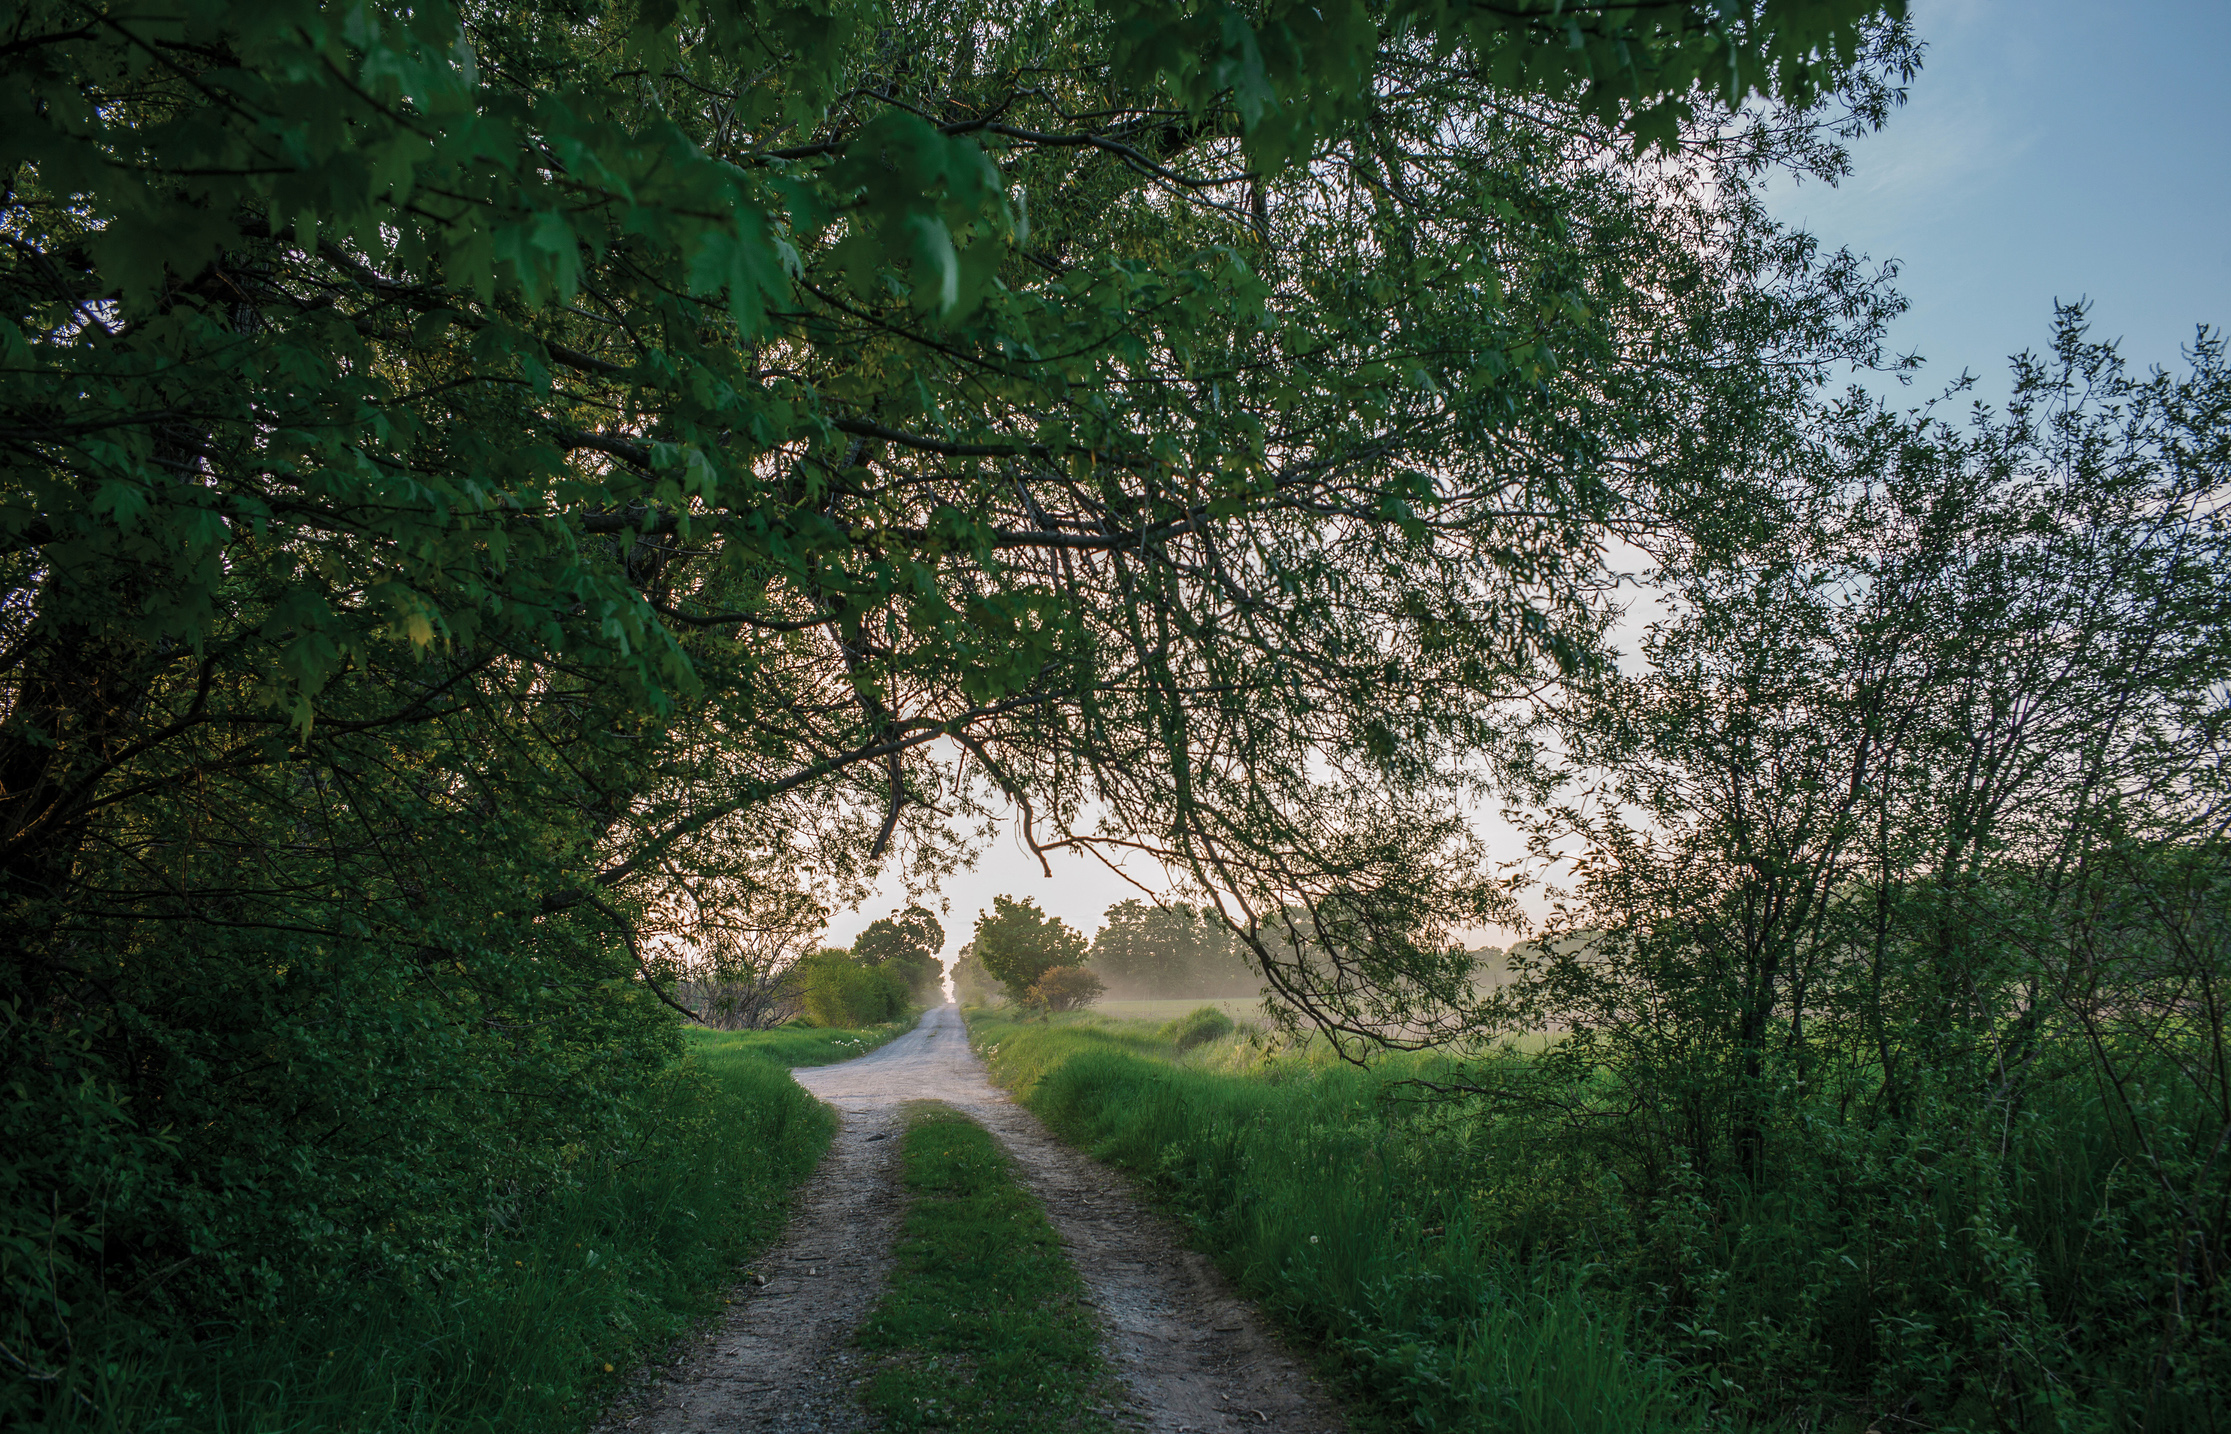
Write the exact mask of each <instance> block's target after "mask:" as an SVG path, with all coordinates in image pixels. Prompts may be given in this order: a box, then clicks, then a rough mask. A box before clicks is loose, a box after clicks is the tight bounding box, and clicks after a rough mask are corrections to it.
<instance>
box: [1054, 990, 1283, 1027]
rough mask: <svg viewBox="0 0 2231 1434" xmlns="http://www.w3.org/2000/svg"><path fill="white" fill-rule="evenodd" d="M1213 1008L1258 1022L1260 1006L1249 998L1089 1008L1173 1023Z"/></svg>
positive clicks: (1110, 1003)
mask: <svg viewBox="0 0 2231 1434" xmlns="http://www.w3.org/2000/svg"><path fill="white" fill-rule="evenodd" d="M1203 1006H1214V1007H1216V1009H1218V1010H1219V1011H1222V1012H1223V1013H1224V1014H1225V1015H1227V1016H1230V1017H1231V1018H1232V1019H1233V1020H1235V1021H1254V1022H1255V1023H1257V1024H1258V1025H1259V1024H1261V1022H1262V1011H1263V1003H1262V1001H1261V1000H1259V999H1257V998H1255V997H1253V996H1226V997H1215V996H1192V997H1186V998H1179V999H1173V1000H1168V1001H1096V1002H1094V1003H1093V1006H1092V1009H1093V1010H1094V1011H1096V1012H1099V1013H1101V1014H1103V1015H1109V1016H1114V1017H1115V1018H1116V1019H1118V1020H1124V1021H1173V1020H1176V1019H1177V1018H1178V1017H1179V1016H1183V1015H1186V1014H1188V1013H1189V1012H1192V1011H1196V1010H1199V1009H1200V1008H1201V1007H1203Z"/></svg>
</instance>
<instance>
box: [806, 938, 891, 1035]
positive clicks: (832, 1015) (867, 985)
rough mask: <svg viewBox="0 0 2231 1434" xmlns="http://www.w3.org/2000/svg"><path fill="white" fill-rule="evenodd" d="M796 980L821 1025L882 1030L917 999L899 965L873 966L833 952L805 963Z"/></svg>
mask: <svg viewBox="0 0 2231 1434" xmlns="http://www.w3.org/2000/svg"><path fill="white" fill-rule="evenodd" d="M793 970H794V972H795V977H794V979H795V980H796V981H797V983H798V995H799V1000H800V1002H801V1004H803V1005H804V1007H805V1011H806V1016H807V1018H808V1019H809V1020H811V1021H812V1022H813V1023H814V1024H815V1025H817V1026H841V1027H844V1028H847V1029H850V1028H853V1027H857V1026H880V1025H882V1024H884V1023H885V1022H887V1021H896V1020H901V1019H903V1018H904V1017H905V1015H906V1012H907V1009H908V1007H909V1005H910V1004H911V1002H912V999H913V991H912V989H911V987H910V986H909V985H908V982H907V979H906V976H905V975H904V974H903V973H902V972H901V971H900V970H899V969H897V967H896V966H895V965H882V966H869V965H864V964H862V963H861V962H859V961H857V960H855V959H854V958H853V956H852V954H851V953H850V952H848V951H842V950H838V949H836V948H833V947H832V948H830V949H829V950H825V951H821V952H817V953H816V954H814V955H812V956H808V957H806V958H805V959H803V960H801V961H800V962H799V963H798V964H797V966H796V967H794V968H793Z"/></svg>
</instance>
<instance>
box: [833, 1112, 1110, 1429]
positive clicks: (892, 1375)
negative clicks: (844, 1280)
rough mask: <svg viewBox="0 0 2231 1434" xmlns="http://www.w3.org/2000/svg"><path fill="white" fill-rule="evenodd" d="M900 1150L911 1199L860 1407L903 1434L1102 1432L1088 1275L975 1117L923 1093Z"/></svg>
mask: <svg viewBox="0 0 2231 1434" xmlns="http://www.w3.org/2000/svg"><path fill="white" fill-rule="evenodd" d="M903 1159H904V1161H905V1172H906V1173H905V1179H906V1188H907V1190H908V1191H909V1192H910V1193H911V1194H912V1195H913V1196H914V1198H915V1204H914V1207H913V1209H912V1210H911V1211H909V1212H908V1215H907V1218H906V1224H905V1226H904V1228H903V1229H902V1230H901V1231H900V1234H899V1242H898V1246H897V1249H896V1252H895V1267H894V1270H893V1273H892V1276H891V1283H890V1287H889V1288H888V1289H887V1290H886V1291H885V1293H884V1296H883V1299H882V1301H881V1302H880V1303H879V1304H878V1305H877V1306H876V1308H875V1311H874V1313H873V1314H871V1315H870V1316H869V1317H868V1319H867V1322H866V1323H865V1324H864V1325H862V1326H861V1329H860V1334H859V1343H860V1346H861V1347H862V1348H863V1349H866V1350H868V1351H869V1352H870V1353H872V1354H875V1355H877V1356H879V1357H880V1361H881V1366H880V1368H879V1369H878V1370H877V1372H876V1375H875V1377H874V1379H873V1380H872V1381H871V1382H870V1384H869V1385H868V1390H867V1404H868V1408H869V1409H870V1410H871V1411H872V1412H873V1413H874V1414H876V1415H877V1416H878V1417H879V1418H881V1419H882V1420H883V1421H884V1424H885V1427H886V1428H889V1429H900V1430H903V1429H925V1428H958V1429H969V1430H987V1431H1011V1434H1041V1431H1044V1434H1051V1432H1052V1431H1069V1430H1103V1429H1110V1428H1112V1427H1113V1426H1112V1425H1111V1424H1110V1422H1109V1418H1108V1411H1109V1408H1110V1401H1111V1399H1112V1397H1113V1392H1114V1390H1113V1385H1112V1383H1111V1376H1110V1374H1109V1372H1108V1369H1107V1367H1106V1365H1105V1364H1104V1363H1103V1361H1102V1360H1101V1357H1100V1352H1099V1344H1098V1339H1097V1333H1096V1328H1095V1326H1094V1324H1093V1321H1092V1318H1091V1316H1090V1315H1089V1314H1088V1313H1087V1312H1086V1310H1085V1307H1084V1306H1083V1304H1082V1303H1081V1301H1082V1299H1083V1296H1084V1284H1083V1282H1082V1281H1081V1280H1080V1279H1079V1278H1078V1277H1077V1272H1076V1270H1075V1269H1074V1268H1073V1267H1071V1265H1070V1264H1069V1261H1068V1260H1067V1258H1066V1257H1064V1256H1063V1254H1062V1252H1061V1245H1060V1242H1059V1241H1058V1240H1057V1239H1056V1238H1055V1236H1054V1232H1053V1227H1052V1226H1051V1225H1049V1224H1048V1223H1047V1221H1046V1216H1045V1212H1044V1211H1043V1210H1041V1209H1040V1208H1039V1206H1038V1202H1037V1201H1035V1200H1033V1199H1032V1198H1031V1197H1030V1195H1029V1194H1028V1193H1026V1192H1025V1191H1024V1190H1023V1189H1022V1188H1021V1187H1020V1186H1019V1185H1017V1184H1016V1183H1015V1179H1014V1173H1013V1170H1012V1168H1011V1167H1010V1165H1009V1163H1008V1160H1007V1157H1006V1155H1005V1154H1004V1153H1002V1152H1001V1150H1000V1149H999V1146H998V1145H997V1144H996V1143H994V1142H993V1140H992V1138H991V1136H990V1135H989V1134H987V1133H986V1132H985V1131H984V1129H983V1127H982V1126H979V1125H977V1124H976V1123H975V1122H973V1121H971V1120H969V1119H968V1118H967V1117H966V1116H963V1115H961V1114H959V1113H958V1112H956V1111H953V1110H951V1109H949V1108H948V1107H945V1106H942V1105H936V1104H933V1103H928V1102H925V1103H923V1104H921V1105H918V1106H916V1107H915V1108H914V1109H913V1110H912V1111H911V1112H910V1118H909V1121H908V1125H907V1132H906V1144H905V1147H904V1150H903Z"/></svg>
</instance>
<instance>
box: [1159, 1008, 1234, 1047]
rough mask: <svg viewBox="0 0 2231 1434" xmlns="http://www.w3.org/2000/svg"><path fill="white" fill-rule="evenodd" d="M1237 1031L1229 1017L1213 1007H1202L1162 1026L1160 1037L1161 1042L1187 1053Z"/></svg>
mask: <svg viewBox="0 0 2231 1434" xmlns="http://www.w3.org/2000/svg"><path fill="white" fill-rule="evenodd" d="M1237 1029H1239V1028H1238V1027H1237V1026H1235V1025H1233V1024H1232V1018H1231V1017H1230V1016H1227V1015H1225V1014H1224V1013H1223V1012H1222V1011H1220V1010H1218V1009H1217V1008H1216V1007H1214V1006H1202V1007H1200V1008H1199V1009H1198V1010H1194V1011H1190V1012H1188V1013H1186V1014H1185V1015H1182V1016H1180V1017H1178V1018H1177V1019H1176V1020H1174V1021H1172V1022H1170V1023H1169V1024H1168V1025H1166V1026H1164V1027H1163V1028H1162V1031H1161V1035H1162V1039H1163V1040H1165V1041H1169V1042H1172V1043H1173V1044H1175V1045H1176V1046H1177V1048H1178V1049H1179V1050H1181V1051H1189V1050H1191V1049H1193V1048H1194V1047H1195V1046H1205V1045H1207V1044H1208V1043H1209V1042H1210V1041H1213V1040H1216V1039H1218V1038H1219V1037H1223V1036H1228V1035H1230V1034H1231V1033H1232V1032H1233V1031H1235V1030H1237Z"/></svg>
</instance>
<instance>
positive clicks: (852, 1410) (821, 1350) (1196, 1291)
mask: <svg viewBox="0 0 2231 1434" xmlns="http://www.w3.org/2000/svg"><path fill="white" fill-rule="evenodd" d="M792 1074H793V1075H794V1076H796V1077H797V1079H798V1082H799V1084H801V1085H803V1086H805V1088H806V1089H808V1090H810V1091H812V1092H813V1093H814V1094H816V1095H818V1096H820V1097H821V1098H822V1099H823V1100H826V1101H828V1102H829V1103H830V1104H831V1105H833V1106H835V1107H836V1109H837V1110H838V1111H839V1112H840V1114H841V1116H842V1124H841V1126H840V1128H839V1129H838V1132H837V1138H836V1142H835V1144H834V1145H833V1146H832V1147H831V1148H830V1151H829V1155H828V1157H827V1158H826V1159H825V1160H824V1161H823V1162H822V1164H821V1168H820V1169H819V1170H817V1171H815V1172H814V1175H813V1178H812V1179H811V1180H810V1181H808V1182H807V1184H806V1186H805V1189H804V1190H803V1192H802V1198H801V1200H800V1202H799V1206H798V1213H797V1214H796V1216H795V1217H794V1218H793V1219H792V1221H791V1225H790V1229H789V1230H788V1231H787V1232H786V1233H785V1235H784V1238H783V1242H782V1244H781V1245H779V1246H778V1247H776V1248H775V1249H774V1250H771V1251H769V1252H768V1254H767V1255H766V1256H765V1257H764V1258H763V1259H761V1260H760V1261H759V1262H758V1263H757V1264H756V1265H755V1266H753V1267H752V1269H751V1270H750V1272H749V1278H747V1280H746V1281H745V1283H744V1284H743V1285H741V1286H740V1287H739V1292H738V1294H737V1296H736V1304H735V1307H734V1309H733V1310H732V1311H731V1312H730V1314H729V1315H728V1317H727V1318H726V1320H725V1321H723V1322H722V1324H721V1325H720V1326H719V1327H718V1328H716V1329H715V1330H713V1331H712V1332H711V1333H710V1334H709V1335H708V1337H707V1338H706V1339H705V1341H704V1343H703V1344H702V1345H701V1346H700V1347H699V1348H698V1349H697V1350H695V1351H693V1352H691V1353H690V1354H688V1355H687V1356H685V1357H684V1358H682V1359H681V1360H678V1361H677V1362H676V1365H675V1367H674V1368H673V1369H672V1370H671V1371H670V1372H669V1374H668V1376H667V1377H666V1378H665V1379H664V1380H662V1381H661V1382H660V1383H659V1384H657V1385H656V1386H655V1387H654V1388H650V1389H647V1390H645V1391H644V1392H643V1393H642V1394H640V1395H639V1396H638V1397H636V1398H635V1399H632V1400H625V1401H622V1404H621V1406H620V1407H617V1408H615V1409H614V1411H613V1412H612V1414H611V1415H610V1416H608V1418H607V1420H606V1422H605V1425H604V1429H605V1430H606V1431H607V1434H611V1431H617V1430H620V1429H627V1430H630V1431H633V1434H713V1431H727V1430H773V1431H781V1434H823V1431H840V1430H864V1429H867V1428H869V1427H871V1426H870V1425H869V1424H868V1422H867V1420H866V1417H865V1416H864V1415H863V1414H861V1412H860V1411H859V1409H858V1407H857V1405H856V1403H855V1391H856V1388H857V1385H858V1383H859V1382H861V1381H863V1380H865V1378H866V1377H867V1374H868V1363H867V1361H866V1360H865V1358H864V1357H862V1356H861V1355H860V1354H859V1353H858V1352H856V1351H854V1350H853V1349H852V1348H851V1347H850V1337H851V1334H852V1331H853V1330H854V1329H856V1328H858V1327H859V1324H860V1321H861V1320H862V1318H864V1317H865V1316H866V1314H867V1312H868V1310H869V1309H870V1308H871V1307H872V1306H873V1305H874V1303H875V1301H876V1298H877V1296H878V1295H880V1294H881V1293H882V1290H883V1284H884V1280H885V1279H886V1278H887V1277H888V1275H889V1273H890V1265H891V1243H892V1239H893V1237H894V1236H895V1234H896V1233H897V1229H898V1222H899V1216H900V1213H901V1211H902V1209H903V1198H902V1195H901V1192H900V1189H899V1184H898V1174H899V1171H898V1147H899V1142H898V1140H897V1138H896V1137H897V1136H898V1135H899V1134H900V1132H901V1129H902V1125H901V1119H900V1107H901V1106H902V1105H903V1104H904V1103H905V1102H906V1101H910V1100H941V1101H944V1102H945V1103H947V1104H948V1105H951V1106H953V1107H955V1108H957V1109H959V1110H964V1111H966V1112H968V1114H969V1115H970V1116H971V1117H973V1118H974V1119H976V1120H977V1121H979V1122H981V1123H982V1124H983V1125H984V1127H985V1128H986V1129H988V1130H990V1131H991V1132H992V1134H993V1135H994V1136H996V1137H997V1138H998V1139H999V1142H1000V1143H1001V1144H1002V1145H1004V1146H1005V1147H1006V1148H1007V1150H1008V1153H1009V1154H1011V1155H1012V1156H1013V1157H1014V1159H1015V1163H1016V1166H1017V1168H1018V1169H1019V1171H1020V1172H1021V1175H1022V1178H1023V1181H1024V1183H1025V1184H1026V1185H1027V1186H1028V1187H1029V1189H1030V1191H1031V1193H1033V1194H1034V1195H1036V1196H1037V1197H1038V1199H1039V1200H1040V1201H1041V1202H1042V1203H1043V1204H1044V1205H1045V1207H1046V1214H1047V1217H1048V1218H1049V1219H1051V1220H1052V1222H1053V1226H1054V1229H1055V1231H1056V1232H1057V1233H1058V1234H1059V1235H1060V1236H1061V1241H1062V1245H1063V1246H1064V1248H1065V1249H1066V1250H1067V1251H1068V1253H1069V1258H1070V1259H1071V1261H1072V1262H1074V1263H1075V1265H1076V1267H1077V1271H1078V1273H1079V1274H1080V1275H1082V1276H1083V1278H1084V1282H1085V1286H1086V1288H1087V1289H1088V1290H1089V1291H1090V1294H1091V1300H1092V1303H1093V1306H1094V1307H1095V1308H1096V1309H1097V1310H1098V1311H1099V1314H1100V1317H1101V1322H1102V1326H1103V1328H1104V1330H1105V1331H1106V1339H1107V1353H1108V1357H1109V1360H1110V1362H1111V1363H1112V1364H1113V1365H1114V1366H1115V1369H1116V1371H1117V1373H1118V1375H1119V1376H1120V1377H1121V1379H1122V1381H1123V1386H1124V1388H1125V1390H1126V1392H1127V1393H1128V1395H1129V1407H1128V1408H1127V1409H1125V1410H1124V1411H1122V1415H1121V1418H1122V1422H1124V1423H1125V1424H1126V1425H1130V1426H1132V1427H1136V1428H1139V1429H1149V1430H1155V1431H1158V1434H1178V1431H1197V1432H1198V1434H1209V1431H1223V1430H1240V1429H1266V1428H1267V1429H1279V1430H1287V1431H1290V1434H1336V1431H1339V1430H1341V1429H1342V1428H1343V1427H1344V1426H1343V1424H1342V1422H1341V1419H1340V1416H1339V1413H1338V1412H1337V1410H1336V1409H1335V1408H1334V1406H1333V1404H1332V1403H1331V1401H1330V1400H1329V1399H1327V1398H1326V1397H1325V1396H1324V1394H1323V1393H1322V1392H1321V1391H1320V1390H1319V1389H1318V1388H1317V1387H1316V1384H1315V1382H1314V1381H1313V1380H1312V1379H1311V1378H1310V1377H1309V1375H1308V1373H1307V1372H1306V1371H1305V1370H1304V1369H1303V1368H1302V1367H1301V1366H1300V1365H1299V1364H1298V1363H1296V1362H1295V1361H1294V1360H1293V1359H1292V1358H1291V1357H1290V1356H1288V1355H1287V1354H1286V1353H1285V1352H1284V1351H1283V1350H1282V1349H1281V1348H1280V1347H1279V1345H1278V1342H1277V1340H1276V1339H1275V1338H1274V1337H1273V1336H1272V1335H1271V1333H1270V1331H1269V1330H1268V1329H1266V1328H1265V1327H1264V1325H1263V1322H1262V1320H1261V1319H1260V1317H1259V1316H1257V1315H1256V1314H1255V1312H1254V1310H1253V1309H1252V1308H1250V1307H1249V1306H1248V1305H1247V1304H1246V1303H1245V1302H1243V1301H1241V1300H1239V1299H1237V1298H1236V1297H1234V1296H1233V1295H1232V1293H1231V1291H1230V1290H1229V1289H1228V1288H1226V1286H1225V1285H1224V1282H1223V1280H1222V1279H1221V1277H1220V1276H1218V1274H1217V1273H1216V1271H1215V1270H1214V1269H1213V1268H1212V1267H1211V1266H1210V1265H1209V1263H1208V1261H1207V1260H1205V1259H1203V1258H1202V1257H1200V1256H1199V1255H1196V1254H1194V1253H1193V1252H1192V1251H1190V1250H1187V1249H1186V1248H1184V1246H1183V1245H1182V1244H1181V1243H1180V1242H1179V1240H1178V1238H1177V1236H1176V1233H1175V1232H1174V1231H1172V1230H1171V1229H1170V1228H1169V1226H1168V1224H1167V1223H1166V1222H1164V1221H1163V1220H1161V1219H1160V1218H1159V1217H1158V1216H1156V1215H1154V1214H1153V1213H1152V1212H1151V1211H1149V1210H1147V1209H1146V1208H1145V1207H1144V1206H1142V1205H1141V1204H1140V1202H1139V1200H1138V1199H1137V1197H1136V1196H1134V1195H1133V1194H1132V1193H1131V1191H1130V1189H1129V1188H1128V1187H1127V1186H1125V1185H1124V1183H1123V1182H1122V1181H1121V1180H1120V1179H1119V1178H1118V1177H1116V1176H1115V1175H1114V1174H1112V1173H1111V1172H1110V1171H1108V1170H1107V1169H1106V1168H1104V1167H1102V1166H1100V1165H1098V1164H1096V1163H1094V1162H1093V1161H1092V1160H1090V1159H1088V1158H1086V1157H1085V1156H1083V1155H1080V1154H1078V1153H1077V1152H1076V1151H1074V1150H1071V1149H1069V1148H1068V1147H1067V1146H1065V1145H1062V1144H1061V1143H1060V1142H1059V1141H1056V1140H1055V1139H1054V1138H1053V1137H1052V1136H1050V1135H1048V1134H1047V1133H1046V1130H1045V1127H1043V1126H1042V1125H1040V1124H1039V1123H1038V1118H1037V1117H1036V1116H1034V1115H1032V1114H1031V1113H1030V1112H1029V1111H1027V1110H1024V1109H1023V1108H1022V1107H1020V1106H1018V1105H1016V1104H1015V1103H1014V1102H1012V1101H1010V1100H1009V1099H1008V1098H1007V1096H1006V1094H1005V1093H1004V1092H1002V1091H1001V1090H999V1089H998V1088H997V1087H995V1086H993V1085H992V1084H991V1082H990V1081H989V1080H987V1079H985V1076H984V1066H983V1062H982V1061H980V1060H978V1059H977V1057H976V1055H975V1053H974V1052H973V1051H971V1050H969V1048H968V1033H967V1029H966V1028H965V1027H964V1026H963V1025H962V1024H961V1018H960V1013H959V1012H958V1011H957V1010H956V1009H954V1008H953V1007H951V1006H939V1007H936V1008H934V1009H932V1010H931V1011H930V1012H929V1013H928V1014H927V1015H925V1016H924V1017H923V1018H922V1022H921V1024H920V1025H919V1026H917V1027H915V1028H914V1029H913V1030H912V1031H910V1032H908V1033H907V1034H906V1035H903V1036H901V1037H899V1038H898V1039H897V1040H895V1041H892V1042H891V1043H890V1044H888V1045H886V1046H884V1047H882V1048H881V1049H879V1050H876V1051H873V1052H871V1053H869V1054H868V1055H865V1056H862V1057H860V1058H859V1059H858V1060H854V1061H846V1062H844V1063H843V1064H841V1065H833V1066H807V1067H802V1068H800V1069H798V1070H796V1071H793V1072H792Z"/></svg>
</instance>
